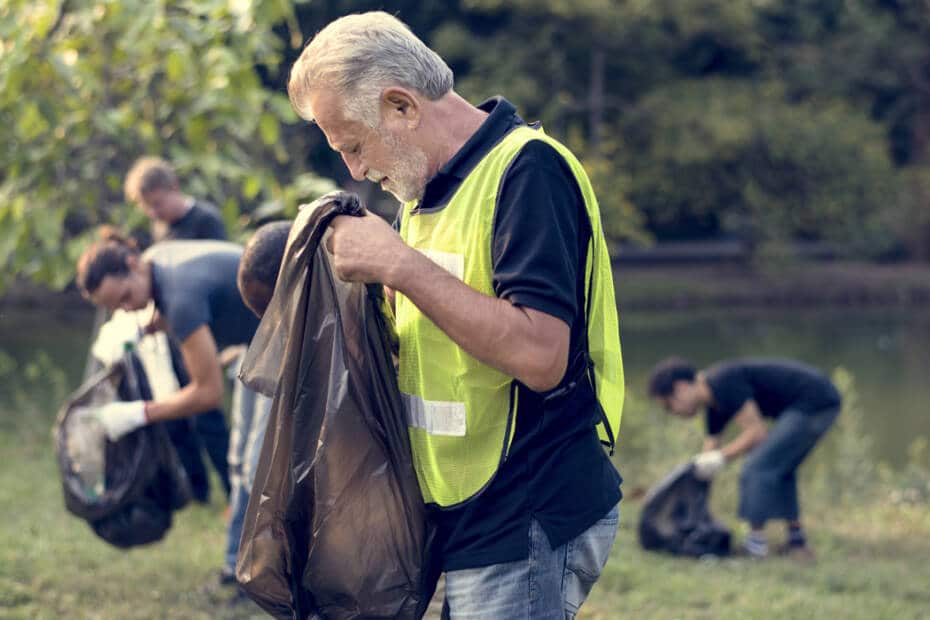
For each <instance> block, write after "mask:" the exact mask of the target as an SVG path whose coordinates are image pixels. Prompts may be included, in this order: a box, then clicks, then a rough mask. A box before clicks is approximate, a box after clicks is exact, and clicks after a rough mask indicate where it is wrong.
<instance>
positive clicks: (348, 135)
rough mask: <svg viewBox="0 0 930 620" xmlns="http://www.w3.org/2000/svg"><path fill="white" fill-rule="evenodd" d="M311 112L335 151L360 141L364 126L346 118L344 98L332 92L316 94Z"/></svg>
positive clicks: (311, 99)
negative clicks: (357, 140) (359, 135)
mask: <svg viewBox="0 0 930 620" xmlns="http://www.w3.org/2000/svg"><path fill="white" fill-rule="evenodd" d="M310 110H311V111H312V112H313V120H314V122H315V123H316V124H317V125H318V126H319V128H320V130H321V131H322V132H323V135H325V136H326V140H327V141H328V142H329V146H330V147H332V148H333V149H334V150H337V151H338V150H341V149H344V148H345V147H347V146H351V144H350V143H351V142H353V141H354V140H356V139H358V134H359V133H360V131H361V130H362V128H363V127H364V125H363V124H362V123H360V122H358V121H355V120H349V119H348V118H346V116H345V104H344V103H343V100H342V97H340V96H338V95H336V94H335V93H334V92H332V91H330V90H324V91H320V92H319V93H314V94H313V95H311V97H310Z"/></svg>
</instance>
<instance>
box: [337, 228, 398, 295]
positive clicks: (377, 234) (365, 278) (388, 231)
mask: <svg viewBox="0 0 930 620" xmlns="http://www.w3.org/2000/svg"><path fill="white" fill-rule="evenodd" d="M330 228H332V234H331V235H330V237H329V240H328V241H327V244H326V247H327V249H328V250H329V251H330V253H331V254H332V255H333V267H334V268H335V270H336V275H337V276H338V277H339V279H340V280H344V281H346V282H366V283H367V282H378V283H380V284H385V285H387V286H389V287H392V288H394V287H393V282H391V277H390V275H391V273H392V270H393V268H394V267H395V266H396V265H397V263H398V260H399V258H400V257H401V256H402V255H403V253H404V252H407V251H410V246H408V245H407V244H406V243H404V241H403V239H401V238H400V235H398V234H397V231H395V230H394V229H393V228H391V226H390V224H388V223H387V222H385V221H384V220H383V219H381V218H380V217H378V216H377V215H374V214H373V213H366V214H365V215H364V216H363V217H354V216H350V215H340V216H339V217H336V218H334V219H333V221H332V223H331V224H330Z"/></svg>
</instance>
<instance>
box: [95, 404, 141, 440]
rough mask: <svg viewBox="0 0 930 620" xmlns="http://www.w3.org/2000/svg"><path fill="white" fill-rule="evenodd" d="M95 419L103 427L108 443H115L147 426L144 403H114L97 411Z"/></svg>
mask: <svg viewBox="0 0 930 620" xmlns="http://www.w3.org/2000/svg"><path fill="white" fill-rule="evenodd" d="M97 419H98V420H100V423H101V424H102V425H103V429H104V431H106V433H107V437H109V439H110V441H116V440H118V439H119V438H120V437H122V436H123V435H125V434H126V433H130V432H132V431H134V430H136V429H137V428H139V427H140V426H145V425H146V424H148V418H147V417H146V415H145V401H144V400H133V401H129V402H126V401H116V402H112V403H108V404H106V405H104V406H103V407H100V408H99V409H97Z"/></svg>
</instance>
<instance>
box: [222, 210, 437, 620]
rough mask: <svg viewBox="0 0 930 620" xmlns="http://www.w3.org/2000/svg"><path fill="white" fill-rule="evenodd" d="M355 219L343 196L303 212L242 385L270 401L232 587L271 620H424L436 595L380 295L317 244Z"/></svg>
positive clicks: (247, 358)
mask: <svg viewBox="0 0 930 620" xmlns="http://www.w3.org/2000/svg"><path fill="white" fill-rule="evenodd" d="M363 213H364V209H363V208H362V207H361V206H360V205H359V202H358V198H357V197H356V196H354V195H352V194H346V193H342V192H337V193H334V194H330V195H328V196H326V197H324V198H321V199H319V200H317V201H316V202H315V203H313V204H312V205H309V206H307V207H304V208H303V209H302V210H301V211H300V213H299V214H298V216H297V219H296V221H295V223H294V225H293V227H292V229H291V233H290V238H289V239H288V245H287V250H286V252H285V255H284V260H283V263H282V266H281V270H280V271H279V273H278V281H277V285H276V287H275V291H274V296H273V298H272V300H271V303H270V304H269V306H268V310H267V311H266V313H265V316H264V317H263V319H262V323H261V325H260V326H259V328H258V331H257V333H256V334H255V337H254V338H253V340H252V343H251V346H250V347H249V350H248V352H247V353H246V356H245V359H244V362H243V369H242V372H241V374H240V376H241V378H242V379H243V381H244V382H245V383H246V385H248V386H250V387H252V388H253V389H255V390H257V391H259V392H262V393H264V394H266V395H268V396H273V398H274V401H273V404H272V410H271V415H270V417H269V421H268V429H267V431H266V433H265V439H264V443H263V446H262V451H261V456H260V458H259V463H258V467H257V469H256V477H255V482H254V486H253V487H252V493H251V496H250V500H249V506H248V510H247V512H246V516H245V523H244V526H243V531H242V539H241V543H240V546H239V558H238V564H237V567H236V576H237V578H238V580H239V583H240V584H241V586H242V587H243V588H244V589H245V591H246V592H247V593H248V594H249V596H251V597H252V599H254V600H255V601H256V602H257V603H258V604H259V605H261V606H262V607H263V608H264V609H265V610H266V611H268V612H269V613H270V614H271V615H273V616H275V617H276V618H299V619H303V618H312V617H322V618H327V619H340V620H341V619H350V618H351V619H354V618H420V617H421V616H422V615H423V612H424V611H425V608H426V606H427V605H428V603H429V600H430V597H431V596H432V593H433V590H434V588H435V583H436V577H437V574H436V571H435V569H434V567H433V566H432V564H431V562H430V557H431V554H430V546H431V544H432V541H433V540H434V536H433V531H432V529H431V527H430V525H429V523H428V521H427V517H426V510H425V506H424V504H423V500H422V496H421V495H420V490H419V486H418V483H417V479H416V475H415V473H414V469H413V463H412V457H411V451H410V446H409V443H408V435H407V421H406V416H405V412H404V408H403V404H402V401H401V398H400V392H399V390H398V388H397V380H396V371H395V368H394V364H393V361H392V357H391V344H390V343H391V340H390V334H392V333H393V332H391V330H390V328H389V325H388V318H386V314H385V313H384V312H383V311H382V305H383V296H382V289H381V287H380V286H365V285H361V284H348V283H346V282H343V281H341V280H339V279H338V278H336V277H335V274H334V273H333V270H332V266H331V264H330V262H329V261H330V259H329V254H328V252H327V251H326V249H325V244H323V243H322V241H323V239H324V234H325V233H326V232H327V225H328V223H329V222H330V221H331V220H332V218H333V217H335V216H337V215H362V214H363Z"/></svg>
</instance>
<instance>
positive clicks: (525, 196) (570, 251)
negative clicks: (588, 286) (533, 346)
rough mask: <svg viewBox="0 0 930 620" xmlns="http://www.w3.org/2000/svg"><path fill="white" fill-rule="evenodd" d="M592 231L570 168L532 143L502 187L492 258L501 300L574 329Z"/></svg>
mask: <svg viewBox="0 0 930 620" xmlns="http://www.w3.org/2000/svg"><path fill="white" fill-rule="evenodd" d="M589 230H590V225H589V224H588V221H587V214H586V211H585V209H584V202H583V200H582V198H581V192H580V190H579V188H578V183H577V181H576V180H575V177H574V174H573V173H572V171H571V169H570V168H569V166H568V163H567V162H566V161H565V160H564V158H563V157H562V156H561V155H559V153H558V152H557V151H556V150H555V149H554V148H553V147H552V146H550V145H549V144H547V143H545V142H543V141H541V140H533V141H531V142H529V143H528V144H527V145H526V146H525V147H524V148H523V150H522V151H521V152H520V153H519V154H518V155H517V157H516V158H515V159H514V161H513V162H512V164H511V166H510V168H509V170H508V171H507V173H506V175H505V177H504V180H503V181H502V183H501V189H500V194H499V197H498V203H497V209H496V211H495V218H494V235H493V240H492V246H491V255H492V256H491V257H492V261H493V271H494V275H493V277H494V282H493V283H494V291H495V293H496V294H497V296H498V297H501V298H505V299H508V300H510V301H511V302H512V303H514V304H516V305H520V306H526V307H530V308H533V309H535V310H539V311H541V312H545V313H546V314H549V315H552V316H555V317H557V318H559V319H562V320H563V321H565V322H566V323H567V324H569V325H572V323H573V320H574V318H575V316H577V314H578V308H579V292H580V291H579V282H580V281H582V280H583V278H579V275H581V276H583V270H584V261H583V259H584V256H583V255H582V253H583V251H584V250H583V249H582V248H584V247H585V244H586V240H585V243H584V244H582V243H580V241H579V240H580V235H582V234H586V233H587V231H589ZM587 234H589V233H587ZM585 239H587V238H585ZM579 271H581V273H580V274H579ZM582 286H583V283H582Z"/></svg>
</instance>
